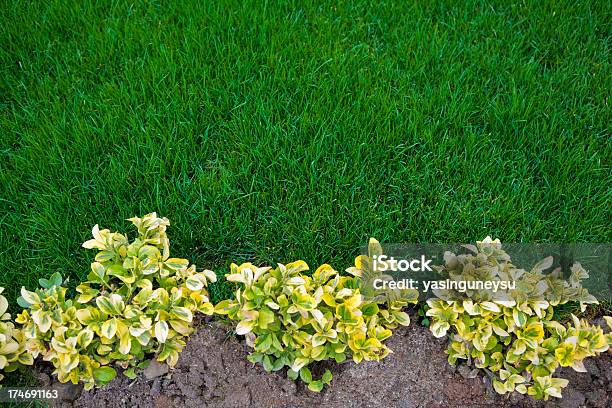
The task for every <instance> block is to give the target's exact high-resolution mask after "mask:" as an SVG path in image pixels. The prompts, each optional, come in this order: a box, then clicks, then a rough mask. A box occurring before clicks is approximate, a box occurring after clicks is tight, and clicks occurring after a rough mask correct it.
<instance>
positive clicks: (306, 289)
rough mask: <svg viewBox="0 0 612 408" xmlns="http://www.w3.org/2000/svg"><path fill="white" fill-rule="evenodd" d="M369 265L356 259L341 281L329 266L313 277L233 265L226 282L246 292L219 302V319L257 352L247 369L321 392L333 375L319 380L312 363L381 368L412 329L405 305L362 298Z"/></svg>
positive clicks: (299, 266)
mask: <svg viewBox="0 0 612 408" xmlns="http://www.w3.org/2000/svg"><path fill="white" fill-rule="evenodd" d="M376 244H377V243H376ZM363 261H364V260H363V259H362V258H361V257H358V258H357V260H356V265H355V267H354V268H349V270H348V272H350V273H352V274H353V275H354V276H340V274H338V272H337V271H335V270H334V269H333V268H332V267H331V266H329V265H326V264H325V265H321V266H320V267H319V268H318V269H317V270H316V271H315V272H314V273H313V274H312V276H308V275H306V274H303V273H302V272H305V271H307V270H308V265H307V264H306V263H305V262H304V261H297V262H293V263H290V264H288V265H282V264H279V265H278V267H277V268H275V269H272V268H269V267H265V268H260V267H256V266H254V265H252V264H250V263H244V264H242V265H240V266H238V265H236V264H232V266H231V271H230V274H228V275H226V278H227V280H228V281H230V282H236V283H238V284H240V287H239V288H238V289H237V291H236V297H235V299H233V300H225V301H222V302H220V303H219V304H218V305H217V306H216V308H215V311H216V312H217V313H219V314H226V315H228V316H229V318H230V319H232V320H236V321H238V325H237V327H236V333H237V334H239V335H245V336H246V339H247V343H248V345H249V346H251V347H253V349H254V351H253V352H252V353H251V354H250V355H249V357H248V359H249V361H251V362H253V363H261V364H262V365H263V367H264V369H265V370H266V371H279V370H281V369H283V367H288V371H287V375H288V377H289V378H291V379H294V380H295V379H297V378H298V377H299V378H300V379H301V380H302V381H303V382H304V383H306V384H307V385H308V388H309V389H310V390H312V391H315V392H319V391H321V390H322V389H323V387H324V385H326V384H329V382H330V381H331V379H332V374H331V372H330V371H329V370H326V371H325V373H324V374H323V375H322V377H321V378H320V379H313V376H312V373H311V370H310V368H309V366H310V365H311V364H312V363H314V362H316V361H323V360H327V359H334V360H335V361H336V362H338V363H341V362H343V361H345V360H346V359H347V358H352V359H353V361H354V362H356V363H359V362H361V361H363V360H366V361H378V360H380V359H382V358H384V357H385V356H387V355H388V354H389V353H390V352H391V350H389V348H388V347H387V346H385V344H384V343H383V342H384V340H385V339H387V338H389V337H390V336H391V334H392V332H391V330H392V329H394V328H396V327H398V325H404V326H407V325H408V324H409V323H410V318H409V316H408V314H407V313H406V312H404V311H402V309H403V307H405V306H406V305H407V303H408V301H407V300H405V299H401V298H396V299H394V300H392V301H382V300H374V299H368V298H366V297H364V296H363V295H362V294H361V293H360V288H361V287H362V280H361V277H360V276H361V275H363V270H362V269H361V268H362V267H363V265H364V264H365V262H363ZM412 303H416V299H414V300H413V301H412Z"/></svg>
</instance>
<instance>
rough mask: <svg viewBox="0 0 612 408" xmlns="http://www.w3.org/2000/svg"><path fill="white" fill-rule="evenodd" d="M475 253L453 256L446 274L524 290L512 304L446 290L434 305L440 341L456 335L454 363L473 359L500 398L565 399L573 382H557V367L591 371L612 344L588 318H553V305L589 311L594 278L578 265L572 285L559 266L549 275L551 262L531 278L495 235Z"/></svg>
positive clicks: (430, 303) (433, 328)
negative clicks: (588, 365) (588, 282)
mask: <svg viewBox="0 0 612 408" xmlns="http://www.w3.org/2000/svg"><path fill="white" fill-rule="evenodd" d="M468 248H469V249H470V250H471V251H472V253H470V254H465V255H455V254H452V253H446V254H445V264H444V266H442V267H441V268H439V270H440V271H443V272H446V273H448V275H449V277H450V278H451V279H457V278H459V277H460V278H461V279H482V280H492V279H504V280H508V279H512V280H515V281H516V282H517V288H516V290H514V291H512V292H511V293H509V295H510V296H509V298H508V299H505V300H495V299H488V298H489V297H490V296H491V294H490V292H488V293H487V292H484V291H483V292H481V293H479V292H477V291H476V292H472V293H469V294H468V295H466V294H461V293H458V292H452V291H443V292H440V293H437V295H438V297H439V298H437V299H430V300H428V301H427V304H428V307H429V310H427V312H426V314H427V316H429V317H431V325H430V330H431V332H432V333H433V334H434V336H436V337H444V336H445V335H447V333H448V334H449V339H450V341H449V345H448V349H447V351H446V352H447V354H448V361H449V363H451V364H455V363H456V362H457V360H467V362H468V364H474V365H475V366H476V367H477V368H480V369H483V370H485V371H486V373H487V374H488V375H489V376H490V377H491V378H492V380H493V386H494V388H495V390H496V391H497V392H498V393H500V394H505V393H509V392H512V391H517V392H519V393H521V394H525V393H527V394H528V395H531V396H533V397H534V398H535V399H542V398H543V399H545V400H547V399H548V398H549V397H551V396H552V397H558V398H561V390H562V388H564V387H565V386H566V385H567V384H568V380H566V379H563V378H556V377H554V373H555V371H556V369H557V368H558V367H559V366H562V367H568V366H571V367H572V368H573V369H574V370H576V371H586V370H585V368H584V363H583V360H584V359H585V358H586V357H590V356H595V355H597V354H600V353H603V352H605V351H606V350H607V349H608V348H609V346H610V344H612V335H611V334H604V332H603V329H602V328H601V327H599V326H593V325H590V324H588V322H587V321H586V320H579V319H577V318H576V317H575V316H573V315H572V319H573V322H572V324H570V325H567V326H565V325H563V324H561V323H559V322H557V321H555V320H554V319H553V306H556V305H560V304H564V303H567V302H569V301H578V302H580V304H581V308H582V309H583V310H584V306H585V304H587V303H597V300H596V299H595V298H594V297H593V296H592V295H590V294H589V293H588V291H587V290H586V289H584V288H582V286H581V284H580V282H581V280H582V279H584V278H587V277H588V273H587V272H586V271H585V270H584V268H582V267H581V265H580V264H578V263H576V264H574V265H573V266H572V268H571V275H570V277H569V279H568V280H564V279H563V274H562V271H561V269H560V268H557V269H555V270H554V271H552V272H550V273H544V271H545V270H547V269H549V268H550V267H551V266H552V258H550V257H549V258H546V259H544V260H542V261H541V262H539V263H538V264H536V265H535V266H534V267H533V268H532V269H531V270H530V271H529V272H527V271H525V270H523V269H519V268H517V267H516V266H514V265H513V264H512V263H511V259H510V257H509V256H508V254H507V253H506V252H505V251H504V250H503V249H502V246H501V243H500V242H499V240H495V241H493V240H491V239H490V238H489V237H487V239H485V240H484V241H482V242H478V244H477V246H475V247H474V246H470V247H468ZM544 299H546V300H544ZM606 320H607V321H608V324H610V319H609V318H606Z"/></svg>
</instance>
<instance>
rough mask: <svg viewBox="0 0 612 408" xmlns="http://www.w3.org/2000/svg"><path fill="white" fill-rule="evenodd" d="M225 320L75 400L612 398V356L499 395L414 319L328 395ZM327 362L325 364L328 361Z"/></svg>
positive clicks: (339, 377)
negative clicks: (272, 369)
mask: <svg viewBox="0 0 612 408" xmlns="http://www.w3.org/2000/svg"><path fill="white" fill-rule="evenodd" d="M228 331H229V328H228V326H225V325H224V324H223V323H222V322H213V323H207V324H202V325H201V326H200V327H199V329H198V331H197V333H195V334H194V335H193V336H192V337H191V339H190V341H189V343H188V345H187V347H186V348H185V350H184V352H183V353H182V354H181V357H180V359H179V362H178V364H177V366H176V367H175V369H174V370H171V371H170V372H169V373H167V374H164V375H162V376H160V377H156V378H152V379H147V378H146V377H145V376H144V375H141V376H139V378H137V379H135V380H129V379H127V378H125V377H123V376H119V377H118V378H116V379H115V380H114V381H112V382H111V383H110V384H108V385H107V386H106V387H105V388H103V389H98V390H93V391H84V392H82V394H81V395H80V397H79V398H78V399H76V400H75V401H73V402H64V403H62V404H61V405H62V406H65V407H68V406H71V407H101V408H102V407H159V408H164V407H183V406H184V407H232V408H233V407H479V406H491V405H495V406H521V407H522V406H546V407H549V406H553V407H554V406H560V407H576V406H585V405H586V406H596V407H607V406H610V404H611V399H610V398H609V394H612V367H611V365H612V361H611V360H612V359H611V357H610V354H606V355H603V356H601V357H600V358H597V359H590V360H588V361H587V362H586V366H587V368H588V371H589V372H588V373H576V372H574V371H573V370H571V369H569V370H566V369H564V370H563V371H562V373H561V375H562V376H563V377H564V378H568V379H569V380H570V385H569V386H568V387H567V388H566V389H565V390H564V392H563V399H561V400H555V401H549V402H547V403H544V402H535V401H532V400H531V399H529V398H528V397H523V396H521V395H520V394H516V393H515V394H513V395H512V396H500V395H497V394H496V393H495V392H494V391H493V390H492V388H491V386H490V385H489V384H488V383H487V381H486V380H483V378H482V376H478V377H476V378H469V377H470V375H469V371H470V370H467V369H461V368H459V369H454V368H452V367H451V366H449V364H448V363H447V361H446V355H445V354H444V348H445V341H443V340H437V339H435V338H433V337H432V336H431V334H430V333H429V331H428V330H427V329H426V328H424V327H420V326H418V325H417V324H416V323H413V324H412V325H411V326H410V327H409V328H402V329H398V330H397V331H396V332H394V335H393V336H392V337H391V338H390V339H389V340H388V344H389V346H390V347H391V348H392V349H393V350H394V353H393V354H392V355H390V356H389V357H387V358H386V359H385V360H384V361H382V362H378V363H375V362H370V363H363V364H359V365H356V364H353V363H345V364H329V365H327V366H326V368H330V369H331V371H332V372H333V374H334V379H333V381H332V386H331V387H329V388H327V389H325V390H324V391H323V392H322V393H320V394H315V393H312V392H310V391H308V390H307V389H306V388H305V387H303V386H302V385H300V384H297V385H296V383H294V382H293V381H291V380H289V379H287V378H286V376H285V374H284V372H282V371H281V372H279V373H273V374H269V373H266V372H265V371H264V370H263V369H262V368H261V367H260V366H253V365H252V364H251V363H249V362H248V361H247V360H246V355H247V354H248V352H249V350H248V348H247V346H246V344H245V343H244V341H240V340H239V339H237V338H236V337H234V336H232V335H228ZM321 368H322V367H321Z"/></svg>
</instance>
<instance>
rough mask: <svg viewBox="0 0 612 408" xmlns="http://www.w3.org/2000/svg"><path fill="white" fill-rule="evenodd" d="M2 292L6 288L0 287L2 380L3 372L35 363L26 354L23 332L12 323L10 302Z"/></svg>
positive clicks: (0, 362) (0, 365)
mask: <svg viewBox="0 0 612 408" xmlns="http://www.w3.org/2000/svg"><path fill="white" fill-rule="evenodd" d="M2 292H4V288H2V287H0V380H2V378H3V377H4V376H3V375H2V372H11V371H14V370H16V369H17V367H19V365H20V364H23V365H31V364H32V363H33V361H34V359H33V358H32V356H31V355H30V354H29V353H27V352H25V347H24V344H25V341H24V337H23V332H22V331H21V330H19V329H18V328H15V325H14V324H13V322H11V315H10V314H9V313H7V310H8V301H7V300H6V298H5V297H4V296H2Z"/></svg>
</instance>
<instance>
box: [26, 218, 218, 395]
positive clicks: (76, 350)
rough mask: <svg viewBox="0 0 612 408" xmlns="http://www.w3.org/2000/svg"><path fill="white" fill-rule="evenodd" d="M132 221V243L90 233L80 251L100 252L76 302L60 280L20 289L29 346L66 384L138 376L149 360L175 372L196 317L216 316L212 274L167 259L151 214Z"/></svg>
mask: <svg viewBox="0 0 612 408" xmlns="http://www.w3.org/2000/svg"><path fill="white" fill-rule="evenodd" d="M130 221H131V222H132V223H133V224H134V226H136V228H137V229H138V238H136V239H135V240H134V241H132V242H130V241H129V240H128V238H127V237H126V236H125V235H122V234H119V233H117V232H110V231H109V230H106V229H105V230H99V228H98V226H97V225H96V226H95V227H94V228H93V230H92V233H93V239H91V240H89V241H87V242H85V243H84V244H83V246H84V247H85V248H90V249H97V250H98V253H97V255H96V257H95V261H94V262H93V263H92V264H91V272H90V273H89V275H88V277H87V279H88V280H87V281H86V282H84V283H82V284H80V285H79V286H77V288H76V290H77V292H78V295H77V296H76V298H75V299H70V298H67V297H66V288H65V287H62V286H61V285H62V278H61V276H60V275H59V274H55V275H53V276H52V277H51V278H50V279H49V280H46V279H42V280H40V284H41V286H42V288H40V289H38V290H36V291H34V292H31V291H28V290H26V289H25V288H22V289H21V294H22V296H21V297H20V298H19V300H18V302H19V303H20V304H21V305H22V306H24V307H26V308H27V309H26V310H24V311H23V312H22V313H21V314H20V315H19V316H18V317H17V319H16V321H17V322H18V323H20V324H22V325H23V333H24V336H25V338H26V339H27V340H26V344H25V347H26V349H27V350H28V352H29V353H30V355H31V356H32V357H34V358H36V357H37V356H39V355H42V357H43V359H44V360H46V361H50V362H51V363H52V364H53V366H54V367H55V372H54V373H55V374H56V375H57V377H58V379H59V380H60V381H61V382H67V381H71V382H73V383H75V384H76V383H78V382H79V381H82V382H83V383H84V384H85V388H87V389H90V388H92V387H93V386H94V385H101V384H105V383H107V382H109V381H110V380H112V379H113V378H114V377H115V375H116V371H115V368H114V366H119V367H122V368H124V369H125V370H126V371H124V373H125V374H126V375H127V376H134V368H135V367H141V366H142V363H143V361H144V359H145V356H147V355H149V354H154V355H155V356H156V358H157V360H159V361H165V362H167V363H168V364H169V365H170V366H173V365H175V364H176V362H177V359H178V355H179V353H180V352H181V351H182V349H183V347H184V346H185V337H186V336H188V335H189V334H190V333H191V332H192V330H193V329H192V327H191V323H192V319H193V313H194V312H201V313H204V314H208V315H210V314H212V313H213V311H214V307H213V305H212V304H211V303H210V302H209V299H208V293H207V291H206V286H207V284H208V282H209V281H211V282H214V281H215V280H216V276H215V274H214V273H213V272H212V271H203V272H196V268H195V265H189V261H187V260H186V259H180V258H170V244H169V240H168V237H167V235H166V227H167V226H168V225H169V222H168V220H167V219H166V218H158V217H157V215H156V214H155V213H152V214H148V215H146V216H144V217H143V218H132V219H130Z"/></svg>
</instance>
